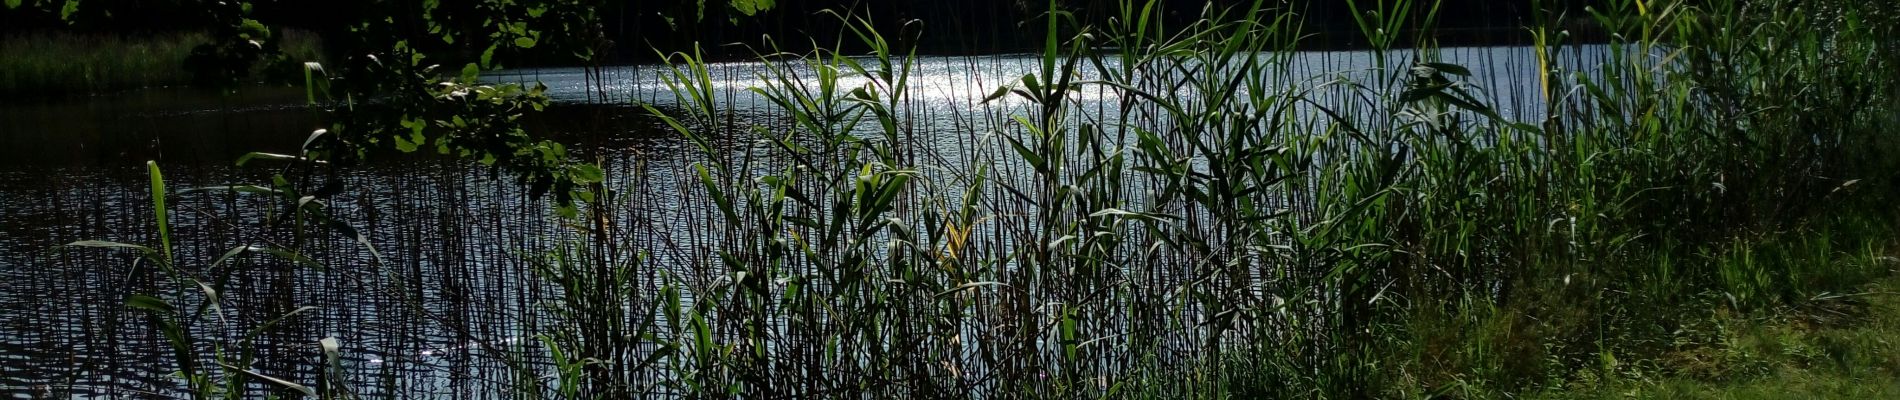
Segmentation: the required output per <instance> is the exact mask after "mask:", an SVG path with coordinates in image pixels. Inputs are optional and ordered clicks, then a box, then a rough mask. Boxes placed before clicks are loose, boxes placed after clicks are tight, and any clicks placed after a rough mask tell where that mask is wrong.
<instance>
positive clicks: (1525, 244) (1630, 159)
mask: <svg viewBox="0 0 1900 400" xmlns="http://www.w3.org/2000/svg"><path fill="white" fill-rule="evenodd" d="M1276 4H1277V3H1269V2H1254V3H1252V4H1251V5H1241V6H1237V7H1232V8H1208V9H1205V10H1202V11H1201V12H1204V13H1205V14H1204V18H1203V19H1201V20H1200V21H1199V22H1195V23H1192V24H1189V25H1187V26H1156V25H1152V24H1150V21H1159V20H1161V19H1160V18H1153V17H1155V16H1157V15H1160V13H1162V12H1164V10H1163V9H1164V8H1165V5H1161V4H1159V3H1158V2H1153V1H1149V2H1143V1H1134V0H1130V1H1123V2H1120V3H1119V4H1118V6H1119V8H1118V11H1119V14H1114V15H1109V16H1108V18H1101V19H1098V20H1083V19H1081V18H1080V17H1076V16H1075V15H1073V14H1069V13H1067V12H1065V11H1064V10H1062V9H1061V8H1060V7H1058V6H1056V5H1053V4H1052V5H1051V6H1050V8H1049V12H1048V13H1046V14H1044V16H1043V18H1042V19H1039V20H1035V21H1030V22H1029V23H1028V25H1029V26H1035V27H1039V28H1041V29H1043V30H1044V31H1045V32H1047V36H1046V42H1045V43H1044V45H1043V46H1042V50H1041V52H1040V57H1041V58H1040V62H1039V64H1038V65H1036V67H1035V68H1033V69H1032V71H1033V72H1031V73H1029V74H1027V75H1024V76H1008V77H991V76H972V77H970V79H973V80H989V81H992V82H994V81H1003V82H1004V83H1006V85H1004V86H1003V88H1002V89H1001V90H997V91H996V92H995V94H994V95H992V96H990V97H989V98H987V99H984V100H983V101H982V102H981V103H980V104H970V106H971V107H970V108H969V110H974V111H945V110H935V109H930V108H929V107H940V105H933V104H932V103H929V102H925V101H921V100H917V99H915V98H914V96H916V93H915V92H913V90H915V89H914V88H913V86H912V82H910V81H909V79H911V76H912V73H913V72H914V70H913V68H914V67H915V65H914V64H913V63H914V60H915V57H914V55H913V54H908V53H906V50H905V49H901V48H894V47H892V46H891V45H890V43H892V42H908V40H907V39H908V38H899V37H890V36H886V35H898V33H897V32H904V33H903V34H912V32H915V30H913V29H909V28H910V27H905V26H900V25H897V24H894V23H889V21H875V22H874V21H865V20H860V19H855V18H851V17H849V16H843V15H841V16H839V20H840V21H841V23H842V28H841V29H843V31H844V32H846V33H847V37H857V38H859V39H861V41H862V43H861V45H862V46H868V47H869V48H871V49H872V51H871V52H870V53H868V54H841V53H838V52H834V51H824V50H820V51H817V52H813V53H808V54H791V55H787V54H781V53H778V52H776V51H774V50H772V49H771V47H769V46H768V47H766V48H764V49H761V50H760V51H759V53H760V54H761V56H760V62H762V63H765V65H766V67H765V68H766V70H767V72H765V73H761V74H759V76H756V77H751V78H753V79H755V80H756V81H760V82H763V83H762V84H760V85H758V86H756V87H750V88H734V87H732V86H730V85H719V84H716V81H721V80H723V79H721V78H715V76H717V74H718V73H719V72H718V71H719V69H720V67H719V66H717V65H712V64H707V63H704V62H702V61H701V58H700V57H698V55H697V53H695V52H682V53H674V54H671V55H670V56H669V58H668V60H669V65H671V69H670V70H669V71H667V72H665V73H663V75H664V77H663V79H664V81H665V82H666V83H667V84H668V85H669V87H670V88H671V89H672V91H673V93H675V95H676V96H677V98H676V99H674V100H675V101H673V102H672V103H673V104H677V105H678V106H676V107H660V106H655V105H646V108H647V110H649V111H650V112H651V113H653V114H654V115H656V116H658V117H659V118H662V119H663V121H664V122H665V123H666V124H667V125H668V126H671V127H672V128H673V129H674V130H675V131H676V133H677V134H678V135H680V137H682V138H684V139H685V140H686V141H687V143H689V145H690V146H691V148H692V149H693V150H694V151H690V152H687V153H686V154H685V155H682V156H680V158H679V159H678V160H677V161H678V162H679V164H687V165H689V166H688V167H685V168H682V170H681V171H680V172H678V173H677V174H671V173H669V174H663V175H648V174H645V173H642V172H640V171H639V170H637V169H636V170H635V171H634V172H633V173H634V174H635V176H637V177H638V178H635V179H639V180H643V181H644V180H647V179H652V178H653V177H668V178H671V179H675V181H674V182H673V185H677V186H680V187H684V188H686V189H685V190H683V191H681V192H678V193H667V194H655V193H650V192H646V193H640V194H637V195H630V196H625V197H622V198H620V200H619V202H612V201H609V202H600V203H597V204H595V205H594V208H593V209H592V212H591V213H590V216H588V217H584V218H583V220H588V221H591V222H588V223H586V224H576V225H577V226H576V227H575V229H576V230H577V231H578V232H581V233H582V234H581V236H577V237H576V240H575V241H574V242H573V243H574V244H572V245H569V246H563V247H561V248H559V249H558V250H555V251H552V252H551V253H550V255H548V256H546V257H541V258H537V260H540V262H539V264H538V265H541V267H540V268H539V270H540V271H541V275H542V276H543V278H544V280H545V281H547V282H551V283H552V284H554V285H555V286H558V290H557V292H559V293H561V295H560V296H561V297H559V299H558V300H557V301H555V302H553V303H550V306H551V307H553V310H555V311H554V313H553V314H552V315H553V317H551V318H550V319H549V320H547V321H544V322H545V323H546V325H545V326H543V327H542V328H541V329H543V332H542V333H543V335H542V336H541V337H542V338H543V343H544V344H545V345H546V346H548V348H549V349H551V352H550V354H551V355H552V359H553V360H554V362H553V367H549V370H546V371H543V372H544V373H545V374H546V376H552V377H554V378H551V379H550V380H547V381H543V380H535V379H524V381H523V385H525V386H524V388H531V387H540V386H538V385H541V384H543V383H548V382H553V383H551V384H549V385H550V386H548V387H551V388H558V390H554V389H550V390H553V391H554V392H557V393H559V394H560V395H563V396H581V397H587V396H593V397H605V398H621V397H630V396H649V395H660V394H666V395H677V396H686V397H741V398H776V397H821V398H836V397H860V398H1314V397H1323V398H1363V397H1411V396H1420V397H1424V396H1432V395H1453V396H1456V397H1494V396H1509V395H1511V394H1514V393H1523V392H1526V391H1534V390H1540V389H1549V388H1562V387H1565V386H1566V385H1571V384H1577V383H1578V382H1588V381H1590V380H1591V379H1594V378H1586V377H1601V376H1615V375H1619V374H1629V373H1633V372H1632V371H1635V372H1642V371H1644V370H1643V368H1652V369H1653V367H1644V366H1642V365H1641V364H1624V363H1619V362H1617V361H1616V360H1619V359H1629V358H1633V357H1640V355H1642V354H1652V353H1653V352H1656V351H1662V350H1665V347H1666V345H1664V344H1659V343H1657V341H1656V340H1653V339H1652V338H1657V337H1668V336H1669V335H1670V332H1671V331H1672V330H1673V329H1677V328H1680V324H1681V322H1680V321H1677V320H1675V319H1672V318H1669V317H1667V316H1669V315H1676V314H1679V313H1708V312H1709V311H1708V310H1711V309H1724V310H1734V311H1739V312H1747V311H1749V310H1756V309H1762V308H1769V307H1780V306H1784V305H1788V304H1800V303H1804V302H1811V301H1815V299H1824V298H1828V296H1827V295H1828V294H1829V293H1840V292H1842V291H1847V290H1851V289H1852V287H1853V286H1854V285H1856V284H1859V283H1862V282H1866V281H1867V280H1868V279H1869V278H1870V277H1872V276H1876V275H1878V274H1884V273H1886V272H1887V271H1888V269H1889V268H1890V267H1889V266H1885V265H1884V264H1882V262H1881V261H1879V260H1881V258H1880V257H1881V256H1882V254H1885V252H1886V251H1887V250H1888V249H1890V246H1889V245H1890V243H1891V240H1889V239H1888V238H1889V236H1890V235H1891V233H1892V229H1891V227H1892V225H1891V223H1890V221H1892V219H1891V217H1892V215H1891V213H1890V212H1889V211H1887V210H1884V209H1882V208H1881V207H1879V206H1877V205H1878V204H1881V203H1882V202H1883V201H1886V200H1889V199H1891V198H1892V196H1891V194H1892V193H1893V188H1894V186H1893V184H1894V181H1893V180H1892V179H1891V178H1892V172H1891V171H1893V169H1892V168H1891V166H1892V164H1890V163H1888V162H1887V161H1885V158H1884V157H1883V154H1884V153H1885V152H1887V151H1888V150H1889V149H1891V148H1892V143H1890V141H1889V140H1888V139H1887V137H1886V135H1884V134H1883V131H1882V129H1881V128H1880V126H1881V124H1882V123H1885V122H1890V121H1891V120H1892V119H1893V118H1894V117H1893V115H1894V113H1895V108H1894V106H1895V105H1896V104H1895V100H1896V97H1895V96H1894V95H1895V94H1896V91H1895V90H1896V86H1895V81H1894V80H1893V77H1892V76H1891V74H1887V73H1882V72H1880V71H1886V70H1890V69H1891V68H1893V67H1894V66H1895V64H1894V62H1895V61H1896V60H1895V58H1894V57H1895V54H1896V53H1895V52H1893V51H1891V50H1892V47H1893V45H1894V43H1893V42H1892V40H1891V39H1890V37H1891V36H1890V35H1891V34H1892V33H1895V32H1894V29H1895V27H1896V25H1895V24H1894V20H1893V18H1894V16H1893V15H1892V12H1893V11H1892V10H1889V9H1886V7H1883V6H1880V5H1873V4H1863V3H1861V2H1851V1H1826V0H1817V1H1792V0H1790V1H1780V0H1770V1H1754V2H1672V1H1650V2H1642V1H1609V2H1605V3H1604V4H1602V5H1601V6H1599V7H1597V8H1593V9H1592V10H1591V12H1592V13H1593V14H1592V15H1590V16H1589V17H1590V18H1591V19H1593V20H1595V21H1596V23H1598V24H1600V25H1602V26H1603V27H1604V28H1605V30H1607V31H1609V32H1611V33H1613V35H1612V36H1611V38H1612V39H1611V40H1610V42H1609V43H1607V44H1594V45H1588V46H1586V45H1581V44H1576V43H1573V42H1572V41H1571V40H1569V38H1567V37H1565V33H1564V32H1562V31H1560V30H1557V29H1555V28H1551V27H1552V26H1555V24H1553V23H1545V22H1540V23H1539V25H1541V26H1533V27H1531V28H1530V32H1531V35H1532V37H1534V38H1535V39H1536V44H1535V46H1534V47H1533V48H1532V51H1533V52H1534V53H1535V54H1534V57H1533V59H1534V61H1535V62H1534V63H1522V64H1519V63H1511V64H1508V65H1487V64H1486V63H1487V62H1495V61H1492V60H1485V59H1476V60H1467V59H1457V58H1455V57H1453V56H1452V55H1456V54H1459V53H1458V52H1455V51H1449V50H1450V49H1439V48H1435V46H1434V45H1433V43H1432V42H1431V41H1429V39H1425V40H1423V41H1419V42H1412V43H1400V42H1398V37H1399V36H1396V35H1395V34H1392V32H1403V31H1405V30H1407V29H1424V30H1429V29H1430V24H1431V20H1432V19H1433V18H1434V13H1435V12H1436V7H1435V5H1434V3H1432V2H1429V1H1412V0H1390V1H1377V2H1374V1H1359V2H1357V3H1355V4H1354V6H1355V8H1357V9H1358V11H1359V13H1357V14H1356V15H1359V16H1361V17H1360V18H1361V19H1360V20H1359V23H1360V26H1361V27H1362V28H1363V29H1362V32H1363V36H1364V38H1365V40H1366V41H1367V42H1369V43H1371V44H1372V46H1373V47H1374V50H1372V51H1370V52H1368V53H1366V54H1365V55H1366V57H1370V58H1371V60H1370V62H1369V64H1370V66H1371V68H1363V67H1361V68H1359V69H1356V70H1337V69H1328V66H1327V65H1325V63H1321V65H1318V66H1315V65H1311V64H1305V63H1298V62H1295V61H1294V60H1297V59H1298V58H1296V57H1294V56H1293V55H1294V54H1296V53H1295V52H1296V51H1298V50H1299V49H1300V42H1301V40H1302V39H1303V36H1302V34H1301V32H1302V31H1301V26H1302V23H1301V20H1300V19H1299V17H1298V15H1297V13H1296V12H1295V11H1296V10H1288V9H1282V8H1278V7H1276ZM1178 11H1182V12H1187V11H1192V10H1178ZM1543 20H1544V21H1568V20H1569V19H1568V18H1567V17H1565V16H1560V15H1547V16H1545V17H1544V19H1543ZM1402 48H1403V49H1402ZM1101 49H1109V50H1106V51H1103V50H1101ZM970 62H971V63H972V64H975V63H980V62H982V61H980V59H975V58H973V59H971V61H970ZM1467 65H1469V66H1472V67H1467ZM1473 67H1482V68H1486V69H1492V70H1496V69H1499V68H1507V69H1514V70H1523V71H1524V73H1523V74H1517V75H1504V76H1507V77H1508V76H1518V77H1522V78H1523V79H1524V80H1525V81H1517V82H1513V81H1509V80H1508V78H1506V79H1507V80H1504V81H1500V80H1499V78H1498V77H1499V76H1500V75H1499V74H1484V75H1474V74H1472V73H1471V71H1470V70H1471V69H1473ZM1473 76H1479V77H1487V79H1489V80H1491V81H1489V82H1478V81H1473V80H1474V79H1475V78H1472V77H1473ZM1517 85H1523V86H1527V87H1529V88H1531V89H1530V90H1505V89H1502V88H1509V87H1516V86H1517ZM1491 88H1499V90H1490V89H1491ZM738 98H750V99H762V101H765V102H768V103H769V106H768V107H767V108H768V109H771V110H773V111H774V112H775V113H776V114H775V115H771V116H769V117H767V118H763V119H761V118H757V117H756V116H751V115H748V116H736V115H734V114H733V111H732V110H734V109H737V108H738V107H735V106H734V105H733V104H732V102H734V101H737V100H734V99H738ZM1085 99H1107V100H1085ZM944 113H951V114H954V115H956V117H955V118H953V119H951V120H950V121H944V120H943V119H941V118H935V117H932V116H934V115H942V114H944ZM946 132H948V133H946ZM924 137H929V138H933V139H932V140H935V141H936V143H938V144H939V145H930V144H928V143H925V141H924V139H922V138H924ZM946 137H947V138H950V139H943V138H946ZM945 140H950V141H954V142H955V143H958V144H959V145H958V146H941V145H940V144H941V143H942V142H943V141H945ZM946 148H947V149H951V150H945V149H946ZM640 187H642V186H638V185H636V186H631V188H634V189H631V190H630V191H629V192H642V191H641V190H639V189H637V188H640ZM646 202H658V203H659V204H677V205H679V207H676V208H673V209H655V208H653V207H650V206H641V205H640V204H642V203H646ZM655 220H657V221H658V223H654V222H653V221H655ZM639 221H647V222H645V223H640V222H639ZM634 237H638V238H640V239H627V238H634ZM583 239H585V240H583Z"/></svg>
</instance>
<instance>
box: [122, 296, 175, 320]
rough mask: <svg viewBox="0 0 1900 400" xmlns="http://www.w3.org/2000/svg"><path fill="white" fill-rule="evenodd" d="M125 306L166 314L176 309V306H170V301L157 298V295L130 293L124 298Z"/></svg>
mask: <svg viewBox="0 0 1900 400" xmlns="http://www.w3.org/2000/svg"><path fill="white" fill-rule="evenodd" d="M125 306H126V307H132V308H133V309H137V310H144V311H147V312H152V313H157V314H166V315H169V314H172V313H174V312H177V311H178V309H177V308H176V307H172V303H170V302H167V301H165V300H163V299H159V298H157V297H152V296H146V295H142V294H135V295H132V297H127V298H126V299H125Z"/></svg>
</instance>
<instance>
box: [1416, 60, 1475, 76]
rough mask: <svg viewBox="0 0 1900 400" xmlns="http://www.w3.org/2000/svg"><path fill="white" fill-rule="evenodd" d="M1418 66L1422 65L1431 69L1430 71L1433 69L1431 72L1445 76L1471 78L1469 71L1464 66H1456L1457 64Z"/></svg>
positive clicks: (1425, 64)
mask: <svg viewBox="0 0 1900 400" xmlns="http://www.w3.org/2000/svg"><path fill="white" fill-rule="evenodd" d="M1420 65H1422V66H1425V67H1426V68H1431V69H1433V70H1436V71H1438V72H1440V73H1445V74H1450V75H1457V76H1471V70H1470V69H1467V68H1465V67H1464V66H1461V65H1457V64H1446V63H1423V64H1420Z"/></svg>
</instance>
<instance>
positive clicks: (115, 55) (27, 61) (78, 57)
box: [0, 30, 323, 97]
mask: <svg viewBox="0 0 1900 400" xmlns="http://www.w3.org/2000/svg"><path fill="white" fill-rule="evenodd" d="M279 36H280V37H279V38H278V39H277V43H278V46H280V47H281V48H282V50H281V51H282V53H281V54H282V56H280V57H275V58H272V59H269V60H263V61H260V62H257V63H256V64H255V65H254V66H253V67H251V68H252V69H253V71H252V72H253V75H252V76H253V77H255V79H261V80H263V81H266V82H275V83H292V82H298V83H301V82H302V78H303V76H302V74H303V72H302V71H303V62H305V61H321V60H323V42H322V40H321V39H319V38H318V37H316V35H313V34H310V33H308V32H304V31H298V30H285V31H282V32H280V33H279ZM210 42H211V37H210V35H208V34H205V33H202V32H173V33H160V34H153V35H140V36H121V35H113V34H79V33H70V32H59V31H47V32H40V33H28V34H21V35H14V36H7V37H4V38H0V94H3V95H9V96H35V97H43V96H57V95H74V94H95V93H108V92H115V91H122V90H131V89H142V88H151V87H164V86H183V85H187V84H190V83H192V80H193V78H194V76H193V73H192V71H191V70H189V69H187V68H186V65H187V64H186V60H187V59H190V58H191V55H192V51H193V49H196V48H197V47H198V46H201V45H205V44H207V43H210ZM292 78H295V79H294V80H293V79H292Z"/></svg>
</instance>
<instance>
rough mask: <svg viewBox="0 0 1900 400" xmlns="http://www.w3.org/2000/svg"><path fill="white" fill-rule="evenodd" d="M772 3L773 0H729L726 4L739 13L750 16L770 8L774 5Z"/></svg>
mask: <svg viewBox="0 0 1900 400" xmlns="http://www.w3.org/2000/svg"><path fill="white" fill-rule="evenodd" d="M773 3H774V2H773V0H729V2H728V3H727V4H728V5H730V6H732V9H734V10H738V11H739V13H740V14H745V15H746V16H748V17H750V16H754V15H758V14H759V12H762V11H766V10H770V9H772V7H774V6H776V4H773Z"/></svg>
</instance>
